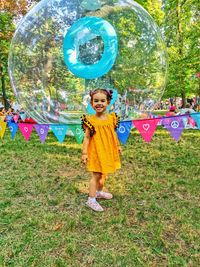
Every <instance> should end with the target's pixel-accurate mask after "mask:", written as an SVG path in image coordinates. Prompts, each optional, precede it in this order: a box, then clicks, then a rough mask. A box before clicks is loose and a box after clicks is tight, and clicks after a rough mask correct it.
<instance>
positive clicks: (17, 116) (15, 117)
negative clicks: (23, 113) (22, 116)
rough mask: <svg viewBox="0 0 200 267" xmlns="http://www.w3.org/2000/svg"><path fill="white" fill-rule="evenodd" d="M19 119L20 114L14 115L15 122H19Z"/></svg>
mask: <svg viewBox="0 0 200 267" xmlns="http://www.w3.org/2000/svg"><path fill="white" fill-rule="evenodd" d="M18 119H19V115H18V114H15V115H13V120H14V122H15V123H17V122H18Z"/></svg>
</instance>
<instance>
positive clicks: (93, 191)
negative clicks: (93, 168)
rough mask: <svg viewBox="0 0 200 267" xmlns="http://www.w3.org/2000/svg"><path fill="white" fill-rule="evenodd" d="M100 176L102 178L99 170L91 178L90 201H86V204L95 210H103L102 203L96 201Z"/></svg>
mask: <svg viewBox="0 0 200 267" xmlns="http://www.w3.org/2000/svg"><path fill="white" fill-rule="evenodd" d="M100 178H101V174H100V173H98V172H93V173H92V178H91V180H90V185H89V197H88V201H87V202H86V204H87V205H88V206H89V207H90V208H91V209H93V210H95V211H103V208H102V207H101V205H100V204H99V203H98V202H97V201H96V192H97V187H98V184H99V179H100Z"/></svg>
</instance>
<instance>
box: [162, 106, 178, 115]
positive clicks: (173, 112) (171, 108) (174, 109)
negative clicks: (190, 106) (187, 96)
mask: <svg viewBox="0 0 200 267" xmlns="http://www.w3.org/2000/svg"><path fill="white" fill-rule="evenodd" d="M176 115H178V114H177V112H176V107H175V106H171V107H170V108H169V111H167V113H166V114H165V116H167V117H169V116H176Z"/></svg>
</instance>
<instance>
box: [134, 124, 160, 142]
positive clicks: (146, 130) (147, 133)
mask: <svg viewBox="0 0 200 267" xmlns="http://www.w3.org/2000/svg"><path fill="white" fill-rule="evenodd" d="M159 121H160V119H147V120H137V121H136V120H133V121H132V122H133V125H134V126H135V128H136V129H137V130H138V131H139V132H140V134H141V136H142V137H143V139H144V140H145V141H146V142H147V143H149V142H150V141H151V138H152V136H153V134H154V132H155V129H156V127H157V124H158V123H159Z"/></svg>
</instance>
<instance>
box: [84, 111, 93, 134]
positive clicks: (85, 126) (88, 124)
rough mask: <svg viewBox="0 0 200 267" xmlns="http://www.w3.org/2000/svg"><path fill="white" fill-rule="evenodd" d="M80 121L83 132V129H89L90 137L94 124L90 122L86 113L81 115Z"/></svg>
mask: <svg viewBox="0 0 200 267" xmlns="http://www.w3.org/2000/svg"><path fill="white" fill-rule="evenodd" d="M81 121H82V128H83V131H84V132H85V129H86V128H88V129H89V131H90V137H92V136H93V135H94V134H95V128H94V126H93V125H92V124H91V123H90V121H89V120H88V118H87V117H86V115H85V114H84V115H82V116H81Z"/></svg>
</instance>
